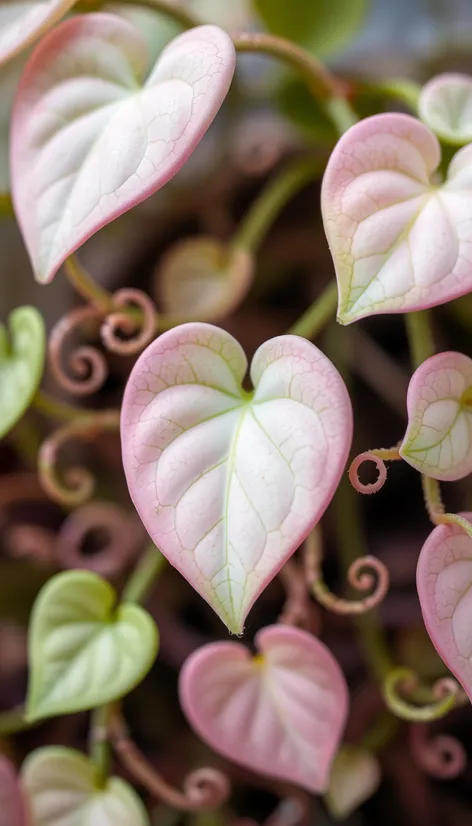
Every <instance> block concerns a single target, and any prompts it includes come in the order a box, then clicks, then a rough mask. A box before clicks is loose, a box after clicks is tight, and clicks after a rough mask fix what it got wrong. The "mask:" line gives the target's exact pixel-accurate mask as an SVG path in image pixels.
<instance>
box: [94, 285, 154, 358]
mask: <svg viewBox="0 0 472 826" xmlns="http://www.w3.org/2000/svg"><path fill="white" fill-rule="evenodd" d="M113 303H114V305H115V306H116V307H118V308H125V307H127V306H128V305H129V304H134V305H135V306H136V307H137V308H138V311H141V312H140V313H139V315H138V316H136V315H134V316H132V315H130V313H129V307H128V312H126V311H125V309H123V310H122V312H113V313H111V315H109V316H107V318H106V319H105V321H104V322H103V324H102V328H101V331H100V332H101V336H102V341H103V343H104V345H105V347H107V349H108V350H111V351H112V352H113V353H119V354H120V355H122V356H127V355H132V354H133V353H138V352H139V351H140V350H143V349H144V347H146V345H147V344H149V342H150V341H151V340H152V338H153V337H154V335H155V332H156V319H157V311H156V308H155V305H154V303H153V302H152V301H151V299H150V298H149V296H148V295H146V293H143V292H142V291H141V290H132V289H124V290H118V292H117V293H115V295H114V296H113ZM118 333H122V334H125V335H132V338H129V339H127V340H124V339H122V338H120V337H119V335H118Z"/></svg>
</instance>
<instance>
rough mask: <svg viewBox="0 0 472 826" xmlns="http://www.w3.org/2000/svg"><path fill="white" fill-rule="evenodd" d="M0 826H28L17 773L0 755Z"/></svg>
mask: <svg viewBox="0 0 472 826" xmlns="http://www.w3.org/2000/svg"><path fill="white" fill-rule="evenodd" d="M0 826H26V817H25V806H24V802H23V795H22V792H21V789H20V785H19V782H18V778H17V775H16V771H15V769H14V767H13V766H12V764H11V763H10V761H9V760H7V758H6V757H3V755H0Z"/></svg>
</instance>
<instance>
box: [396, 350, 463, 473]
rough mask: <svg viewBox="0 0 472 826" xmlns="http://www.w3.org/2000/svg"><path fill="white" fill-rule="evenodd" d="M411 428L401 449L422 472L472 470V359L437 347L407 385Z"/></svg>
mask: <svg viewBox="0 0 472 826" xmlns="http://www.w3.org/2000/svg"><path fill="white" fill-rule="evenodd" d="M407 405H408V428H407V431H406V433H405V437H404V439H403V442H402V445H401V447H400V454H401V456H402V457H403V458H404V459H405V461H407V462H409V464H410V465H412V466H413V467H414V468H416V470H419V471H420V473H424V474H425V475H426V476H432V478H433V479H443V480H444V481H453V480H454V479H462V478H463V477H464V476H468V475H469V473H472V360H471V359H470V358H468V357H467V356H464V355H462V353H438V354H437V355H436V356H432V357H431V358H429V359H427V360H426V361H424V362H423V364H421V365H420V367H418V369H417V370H416V372H415V373H414V375H413V377H412V379H411V382H410V386H409V388H408V401H407Z"/></svg>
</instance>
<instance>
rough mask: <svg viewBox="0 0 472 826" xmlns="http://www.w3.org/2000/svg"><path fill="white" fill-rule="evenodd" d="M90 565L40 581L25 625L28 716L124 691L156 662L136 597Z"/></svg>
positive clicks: (76, 707)
mask: <svg viewBox="0 0 472 826" xmlns="http://www.w3.org/2000/svg"><path fill="white" fill-rule="evenodd" d="M115 604H116V593H115V590H114V588H112V586H111V585H110V584H109V583H108V582H106V581H105V580H104V579H102V578H101V577H99V576H97V574H93V573H91V572H89V571H67V572H65V573H61V574H57V575H56V576H54V577H53V578H52V579H51V580H49V582H48V583H47V584H46V585H45V586H44V588H42V589H41V591H40V593H39V595H38V598H37V600H36V602H35V605H34V608H33V614H32V618H31V623H30V630H29V656H30V684H29V686H28V700H27V718H28V720H39V719H41V718H43V717H50V716H51V715H56V714H71V713H73V712H75V711H80V710H84V709H90V708H95V707H96V706H98V705H102V704H103V703H109V702H111V701H113V700H117V699H118V698H119V697H122V696H123V695H124V694H127V693H128V692H129V691H131V689H132V688H134V687H135V686H136V685H138V683H140V682H141V680H142V679H143V677H144V676H145V675H146V674H147V672H148V671H149V669H150V668H151V665H152V664H153V662H154V659H155V657H156V653H157V647H158V633H157V628H156V625H155V623H154V620H153V619H152V618H151V617H150V616H149V614H148V613H147V612H146V611H144V610H143V609H142V608H140V607H139V606H138V605H131V604H128V603H121V604H120V605H119V606H118V607H116V605H115Z"/></svg>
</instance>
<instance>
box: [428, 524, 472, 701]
mask: <svg viewBox="0 0 472 826" xmlns="http://www.w3.org/2000/svg"><path fill="white" fill-rule="evenodd" d="M461 516H463V517H464V518H465V519H467V520H469V521H472V513H463V514H461ZM416 585H417V588H418V596H419V598H420V603H421V610H422V612H423V619H424V622H425V625H426V629H427V631H428V634H429V636H430V638H431V642H432V643H433V645H434V647H435V649H436V651H437V652H438V654H439V656H440V657H441V659H442V660H443V662H444V663H445V664H446V665H447V667H448V668H449V670H450V671H452V673H453V674H454V676H455V677H457V679H458V680H459V682H460V683H461V685H462V687H463V688H464V691H465V692H466V693H467V695H468V697H469V699H470V700H471V702H472V633H471V624H472V619H471V618H472V539H471V538H470V537H469V536H467V534H465V533H464V531H463V530H462V528H461V527H459V525H438V526H437V527H436V528H434V530H433V531H432V532H431V533H430V535H429V536H428V538H427V540H426V542H425V543H424V545H423V548H422V549H421V553H420V556H419V559H418V568H417V574H416Z"/></svg>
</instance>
